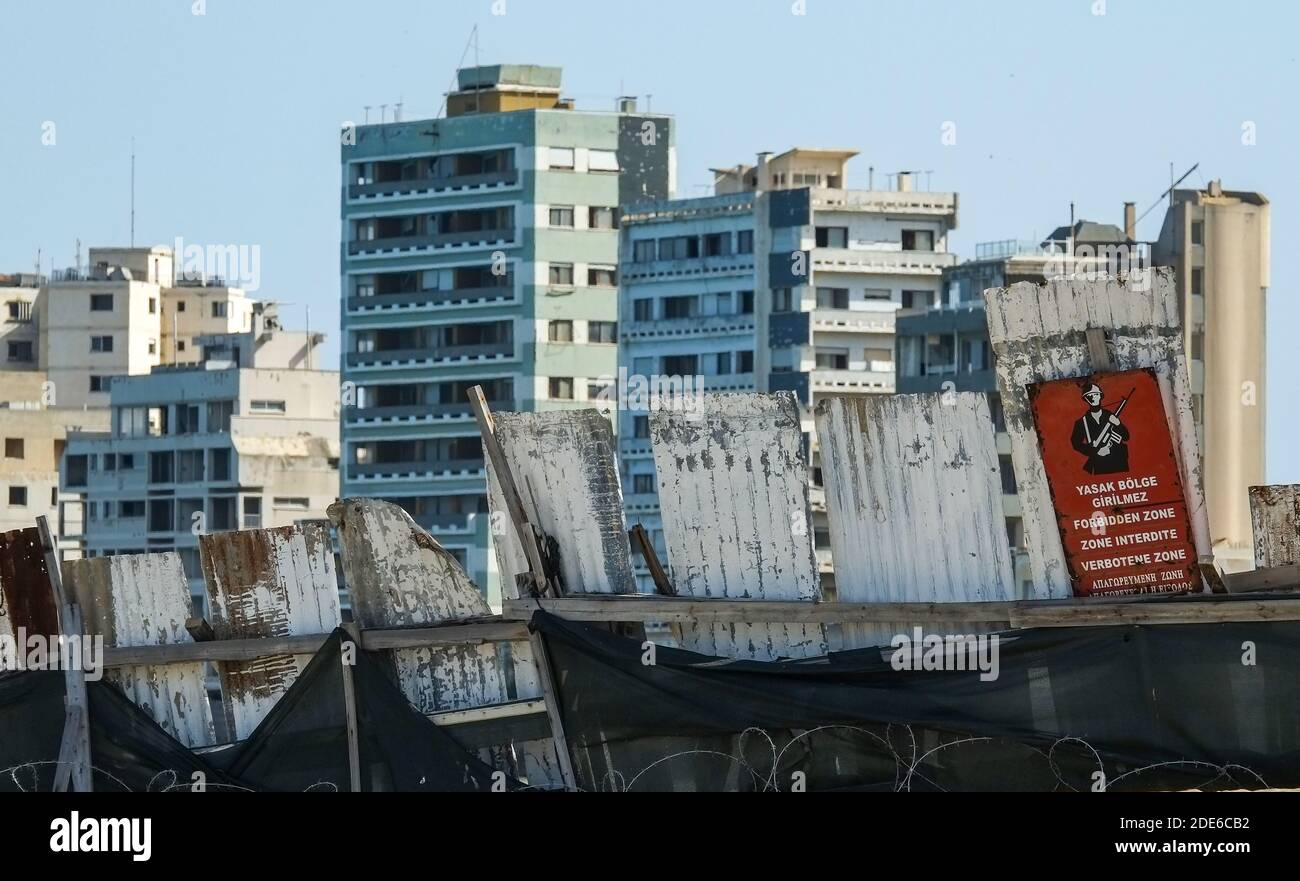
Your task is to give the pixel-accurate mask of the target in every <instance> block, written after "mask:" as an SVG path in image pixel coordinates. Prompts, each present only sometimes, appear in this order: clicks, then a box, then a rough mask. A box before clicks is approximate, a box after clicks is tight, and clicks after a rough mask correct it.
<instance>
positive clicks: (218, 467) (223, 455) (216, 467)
mask: <svg viewBox="0 0 1300 881" xmlns="http://www.w3.org/2000/svg"><path fill="white" fill-rule="evenodd" d="M208 464H209V465H210V466H212V467H211V469H210V470H211V471H212V477H211V479H212V480H214V481H220V480H229V479H230V450H224V449H215V450H209V451H208Z"/></svg>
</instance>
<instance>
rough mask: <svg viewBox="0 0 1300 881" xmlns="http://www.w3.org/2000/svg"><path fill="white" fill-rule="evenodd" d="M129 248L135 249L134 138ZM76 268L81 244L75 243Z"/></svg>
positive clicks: (132, 145) (133, 139)
mask: <svg viewBox="0 0 1300 881" xmlns="http://www.w3.org/2000/svg"><path fill="white" fill-rule="evenodd" d="M131 247H132V248H134V247H135V138H132V139H131ZM77 266H78V267H80V266H81V242H80V240H78V242H77Z"/></svg>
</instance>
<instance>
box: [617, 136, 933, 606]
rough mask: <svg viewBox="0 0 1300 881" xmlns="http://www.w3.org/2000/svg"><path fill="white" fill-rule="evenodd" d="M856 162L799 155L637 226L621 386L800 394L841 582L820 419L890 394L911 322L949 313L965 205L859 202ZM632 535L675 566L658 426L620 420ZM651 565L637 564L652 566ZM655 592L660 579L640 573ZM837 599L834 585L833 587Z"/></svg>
mask: <svg viewBox="0 0 1300 881" xmlns="http://www.w3.org/2000/svg"><path fill="white" fill-rule="evenodd" d="M854 155H856V154H855V153H854V152H853V151H848V150H827V149H811V148H796V149H793V150H790V151H788V152H786V153H783V154H781V155H780V156H776V157H773V156H771V155H770V154H760V156H759V159H758V162H757V163H756V164H754V165H738V166H736V167H734V168H728V169H719V170H715V190H716V193H715V195H714V196H710V197H704V198H696V199H677V200H671V201H664V202H638V203H633V204H631V205H628V206H626V207H625V209H624V214H623V230H622V238H623V249H622V253H623V263H622V265H621V269H620V274H621V284H620V292H619V298H620V314H621V315H622V325H621V330H620V352H619V366H620V380H621V381H622V382H623V383H624V384H629V383H631V384H639V385H641V386H643V387H646V388H655V387H661V388H665V389H671V388H674V387H675V388H678V389H689V390H691V391H693V392H698V391H710V392H714V391H724V392H725V391H760V392H775V391H791V392H794V393H795V395H796V396H797V397H798V399H799V401H800V402H801V404H802V405H803V423H804V432H805V436H806V438H807V443H808V448H809V451H810V461H811V463H812V466H813V467H812V471H813V473H812V479H813V484H814V486H813V493H812V496H813V513H814V529H816V531H817V536H816V538H817V545H818V554H819V560H820V563H821V566H822V570H823V573H824V575H826V576H829V574H830V572H831V565H830V562H831V561H830V548H829V535H828V534H827V533H826V531H825V529H824V520H825V501H824V494H822V493H821V491H820V489H819V487H820V469H819V468H818V467H817V445H816V439H815V437H814V429H813V419H812V408H813V406H814V405H815V403H816V401H817V399H818V398H819V397H820V396H822V395H828V394H833V395H856V394H889V393H892V392H893V391H894V390H895V385H894V318H895V314H896V313H897V312H898V310H900V309H902V308H911V307H914V306H921V305H928V304H931V303H934V302H937V298H938V295H939V291H940V281H941V274H942V271H943V269H944V268H945V267H947V266H950V265H952V263H953V262H955V258H954V257H953V255H951V254H949V253H948V252H947V236H948V233H949V232H950V231H951V230H952V229H953V228H954V227H955V226H956V222H957V197H956V194H953V193H929V192H915V191H913V190H912V186H911V179H910V177H908V176H906V175H900V176H899V184H898V186H899V188H898V189H897V190H892V191H877V190H851V189H846V188H845V187H846V183H847V171H846V165H847V163H848V161H849V159H850V158H852V157H853V156H854ZM619 454H620V461H621V466H620V467H621V468H622V469H623V477H624V485H625V487H626V495H625V504H626V508H627V514H628V519H629V522H633V523H635V522H640V523H641V524H643V525H644V526H645V528H646V529H647V531H649V532H650V534H651V536H652V538H653V540H654V542H655V544H656V547H657V548H658V549H659V551H660V553H662V552H663V548H664V544H663V534H662V527H661V521H660V518H659V507H658V495H657V490H656V480H655V469H654V461H653V457H652V456H651V453H650V442H649V417H648V413H647V412H645V411H644V410H642V411H640V412H637V411H636V410H635V408H632V411H631V412H627V411H626V410H625V412H624V413H623V414H622V416H621V417H620V420H619ZM638 562H639V561H638ZM638 575H639V578H640V579H641V582H642V584H643V586H648V581H647V579H648V573H646V572H645V571H644V570H641V571H639V573H638ZM824 581H825V582H826V584H827V586H829V585H830V579H829V577H827V578H825V579H824Z"/></svg>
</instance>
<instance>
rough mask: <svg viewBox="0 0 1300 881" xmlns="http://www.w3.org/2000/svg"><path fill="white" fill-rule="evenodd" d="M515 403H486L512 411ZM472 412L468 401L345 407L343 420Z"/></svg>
mask: <svg viewBox="0 0 1300 881" xmlns="http://www.w3.org/2000/svg"><path fill="white" fill-rule="evenodd" d="M514 406H515V402H514V401H513V400H510V401H488V407H490V408H491V409H493V410H512V409H514ZM473 415H474V411H473V410H472V409H471V408H470V405H469V401H466V402H465V403H463V404H460V403H457V404H403V405H400V406H395V407H382V406H380V407H345V408H344V410H343V419H344V421H345V422H347V423H349V424H357V423H364V422H424V421H432V420H436V419H455V418H457V417H462V416H463V417H466V418H468V417H470V416H473Z"/></svg>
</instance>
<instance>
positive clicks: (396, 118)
mask: <svg viewBox="0 0 1300 881" xmlns="http://www.w3.org/2000/svg"><path fill="white" fill-rule="evenodd" d="M402 97H403V96H402V95H400V94H399V95H398V96H397V103H396V104H394V105H393V122H401V121H402Z"/></svg>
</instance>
